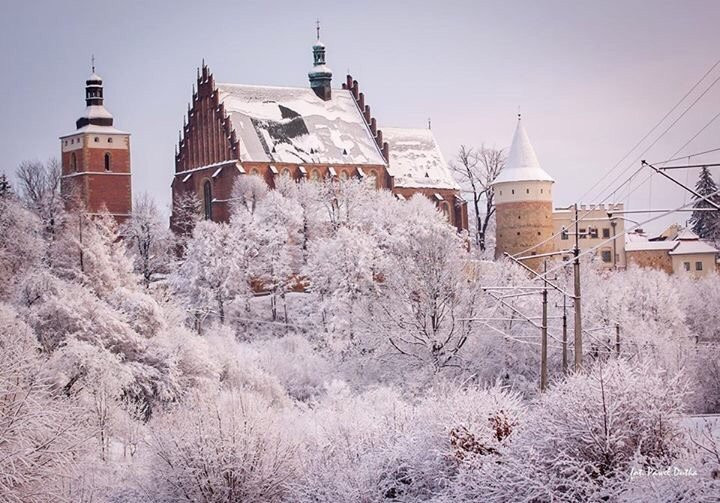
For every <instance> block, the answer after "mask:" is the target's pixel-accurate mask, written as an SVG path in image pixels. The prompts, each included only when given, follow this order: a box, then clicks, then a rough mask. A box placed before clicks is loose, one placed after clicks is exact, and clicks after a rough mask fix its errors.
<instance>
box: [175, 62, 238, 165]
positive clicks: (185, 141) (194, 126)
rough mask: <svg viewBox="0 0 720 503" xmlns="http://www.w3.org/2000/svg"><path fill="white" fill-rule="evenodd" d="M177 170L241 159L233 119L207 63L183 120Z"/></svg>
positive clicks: (199, 73) (176, 157) (176, 163)
mask: <svg viewBox="0 0 720 503" xmlns="http://www.w3.org/2000/svg"><path fill="white" fill-rule="evenodd" d="M183 122H184V124H183V129H182V131H181V132H180V138H179V147H178V149H177V151H176V153H175V171H176V172H181V171H188V170H191V169H197V168H200V167H203V166H210V165H215V164H218V163H221V162H223V161H230V160H236V159H238V150H239V148H238V142H237V139H236V137H235V133H234V131H233V128H232V125H231V123H230V118H229V117H228V114H227V113H226V111H225V108H224V106H223V105H222V103H220V102H219V100H218V91H217V89H216V87H215V80H214V78H213V75H212V74H211V73H210V71H209V69H208V67H207V66H205V64H203V66H202V72H200V71H198V77H197V91H195V90H194V89H193V100H192V104H188V111H187V116H186V117H185V118H184V120H183Z"/></svg>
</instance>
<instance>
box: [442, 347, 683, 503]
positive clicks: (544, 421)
mask: <svg viewBox="0 0 720 503" xmlns="http://www.w3.org/2000/svg"><path fill="white" fill-rule="evenodd" d="M686 395H687V388H686V385H685V383H684V381H683V380H682V379H681V378H679V377H675V378H668V377H667V376H665V375H663V373H662V372H661V371H658V370H657V369H653V368H652V367H650V366H648V365H631V364H629V363H626V362H623V361H620V360H617V361H612V362H609V363H607V364H598V365H596V366H594V367H593V368H592V369H590V370H589V371H588V373H587V374H577V375H574V376H571V377H569V378H567V379H566V380H565V381H563V382H560V383H558V384H557V385H556V386H554V387H553V388H552V389H550V391H548V392H547V393H546V394H545V395H543V397H542V398H541V400H540V402H539V403H538V404H537V406H536V407H535V408H534V410H533V411H532V412H531V413H530V414H529V416H528V419H527V421H526V422H525V424H524V425H523V426H522V427H521V428H520V429H519V430H518V432H517V433H516V435H514V437H513V438H512V440H511V442H510V444H509V445H508V448H507V450H506V451H505V452H503V453H502V455H501V456H500V457H499V458H498V459H497V461H496V462H494V463H490V464H488V463H478V462H476V460H475V459H470V460H469V462H468V463H466V464H464V466H463V467H462V469H461V471H460V473H459V474H458V477H457V479H456V480H455V482H454V484H453V489H452V493H451V494H452V497H453V499H455V500H456V501H478V500H482V501H508V500H509V499H521V500H524V501H546V500H563V501H602V500H608V499H610V500H614V499H617V498H618V496H619V495H620V494H622V492H623V491H624V490H625V489H626V488H627V484H628V482H629V479H630V474H631V468H637V467H643V468H653V469H659V468H662V467H667V466H670V465H671V464H672V463H673V461H674V460H676V459H677V458H678V457H680V456H681V454H682V453H683V449H684V441H685V439H684V437H683V435H682V432H681V430H680V426H679V425H678V424H677V416H678V415H679V414H680V413H681V412H682V408H683V402H684V400H685V398H686Z"/></svg>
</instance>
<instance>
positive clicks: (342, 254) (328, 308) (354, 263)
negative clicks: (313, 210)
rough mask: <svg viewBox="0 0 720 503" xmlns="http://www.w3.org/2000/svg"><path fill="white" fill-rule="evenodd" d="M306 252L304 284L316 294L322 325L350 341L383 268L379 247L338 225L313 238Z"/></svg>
mask: <svg viewBox="0 0 720 503" xmlns="http://www.w3.org/2000/svg"><path fill="white" fill-rule="evenodd" d="M309 255H310V258H309V260H308V264H307V267H306V268H305V269H304V271H305V276H306V277H307V280H308V286H307V288H308V291H310V292H313V293H315V294H317V295H318V296H319V298H320V299H319V300H320V303H319V305H318V310H319V311H320V315H321V319H322V321H323V326H324V327H325V329H326V330H328V331H330V332H335V331H337V332H339V333H340V334H347V335H348V336H349V341H348V342H349V343H351V344H352V343H353V338H354V334H355V331H356V328H355V327H356V326H357V325H358V324H360V323H362V320H361V318H362V316H363V315H364V309H363V308H362V305H363V304H364V303H365V302H366V300H367V298H368V297H369V296H373V297H374V296H375V292H376V290H377V288H378V279H379V277H380V274H381V272H382V270H383V267H382V264H381V263H380V262H381V260H382V258H381V253H380V250H379V248H378V246H377V244H376V243H375V241H374V239H373V238H372V236H368V235H367V234H365V233H363V232H361V231H359V230H358V229H350V228H342V229H340V230H338V232H337V234H336V235H335V236H333V237H328V238H321V239H318V240H315V241H313V242H312V244H311V246H310V254H309ZM328 325H331V326H328Z"/></svg>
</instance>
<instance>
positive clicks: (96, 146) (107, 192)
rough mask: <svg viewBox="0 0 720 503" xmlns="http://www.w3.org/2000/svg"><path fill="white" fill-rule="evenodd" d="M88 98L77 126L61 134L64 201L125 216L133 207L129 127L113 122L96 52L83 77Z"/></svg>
mask: <svg viewBox="0 0 720 503" xmlns="http://www.w3.org/2000/svg"><path fill="white" fill-rule="evenodd" d="M85 104H86V108H85V113H83V115H82V116H81V117H80V118H79V119H78V120H77V121H76V122H75V126H76V130H75V131H73V132H72V133H70V134H67V135H64V136H61V137H60V150H61V159H62V162H61V164H62V178H61V185H60V187H61V192H62V195H63V198H64V200H65V205H66V207H68V208H77V207H84V208H85V210H86V211H87V212H88V213H90V214H91V215H92V214H97V213H99V212H101V211H102V210H103V209H106V210H107V211H108V212H109V213H110V214H111V215H112V216H113V217H115V219H116V220H117V221H118V222H122V221H124V220H126V219H127V218H128V217H129V216H130V213H131V211H132V190H131V175H130V133H126V132H125V131H120V130H119V129H115V127H113V116H112V115H111V114H110V112H108V111H107V109H106V108H105V106H104V105H103V81H102V78H101V77H100V76H99V75H98V74H96V73H95V62H94V58H93V65H92V74H91V75H90V77H89V78H88V79H87V81H85Z"/></svg>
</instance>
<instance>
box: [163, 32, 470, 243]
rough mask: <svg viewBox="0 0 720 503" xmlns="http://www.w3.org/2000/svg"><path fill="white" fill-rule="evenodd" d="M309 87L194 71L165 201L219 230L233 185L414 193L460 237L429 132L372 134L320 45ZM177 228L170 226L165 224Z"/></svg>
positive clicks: (373, 126) (463, 221)
mask: <svg viewBox="0 0 720 503" xmlns="http://www.w3.org/2000/svg"><path fill="white" fill-rule="evenodd" d="M312 49H313V67H312V69H311V71H310V72H309V74H308V77H309V84H310V85H309V86H308V87H273V86H258V85H242V84H221V83H216V82H215V78H214V76H213V74H212V73H211V72H210V70H209V68H208V67H207V66H206V65H205V64H204V63H203V65H202V69H198V75H197V90H193V96H192V103H191V104H188V110H187V117H186V118H185V120H184V125H183V129H182V131H181V132H180V138H179V145H178V148H177V150H176V154H175V176H174V178H173V182H172V193H173V201H175V200H177V198H178V197H180V196H181V195H184V194H195V195H196V196H197V197H198V199H199V200H200V201H201V203H202V206H203V214H204V217H205V218H207V219H211V220H214V221H227V220H228V218H229V211H230V208H229V200H230V198H231V193H232V186H233V182H234V180H235V179H236V178H237V177H238V176H245V175H257V176H260V177H262V178H263V179H264V180H265V181H266V183H267V184H268V186H270V187H274V183H275V179H276V177H278V176H282V175H287V176H289V177H291V178H292V179H294V180H297V181H301V180H303V179H305V180H316V181H319V180H322V179H339V180H343V179H349V178H358V179H368V180H371V181H372V183H373V184H374V185H375V187H377V188H378V189H387V190H390V191H392V192H393V193H394V194H395V196H396V197H398V198H399V199H405V198H409V197H411V196H413V195H414V194H418V193H419V194H423V195H424V196H426V197H428V198H429V199H430V200H431V201H433V202H434V203H435V204H436V205H437V207H438V208H439V209H440V210H441V211H442V212H443V213H444V214H445V215H446V216H447V219H448V221H449V222H450V223H451V224H452V225H454V226H455V227H456V228H458V229H459V230H462V229H467V203H466V202H465V201H464V200H463V198H462V197H461V195H460V187H459V186H458V184H457V183H456V182H455V180H454V179H453V177H452V175H451V173H450V171H449V169H448V166H447V164H446V162H445V160H444V158H443V156H442V153H441V152H440V148H439V147H438V145H437V142H436V141H435V138H434V136H433V134H432V132H431V131H430V130H429V129H395V128H383V129H380V128H379V126H378V121H377V119H376V118H375V117H374V116H373V114H372V112H371V109H370V105H369V104H368V103H367V102H366V98H365V95H364V93H363V92H361V91H360V88H359V84H358V82H357V80H354V79H353V78H352V77H351V76H350V75H348V76H347V77H346V79H345V81H344V82H343V83H342V86H341V87H340V88H333V87H332V71H331V70H330V68H329V67H328V66H327V64H326V61H325V45H324V44H323V43H322V42H320V40H319V29H318V39H317V41H316V42H315V44H314V45H313V48H312ZM174 223H175V224H177V222H174Z"/></svg>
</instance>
